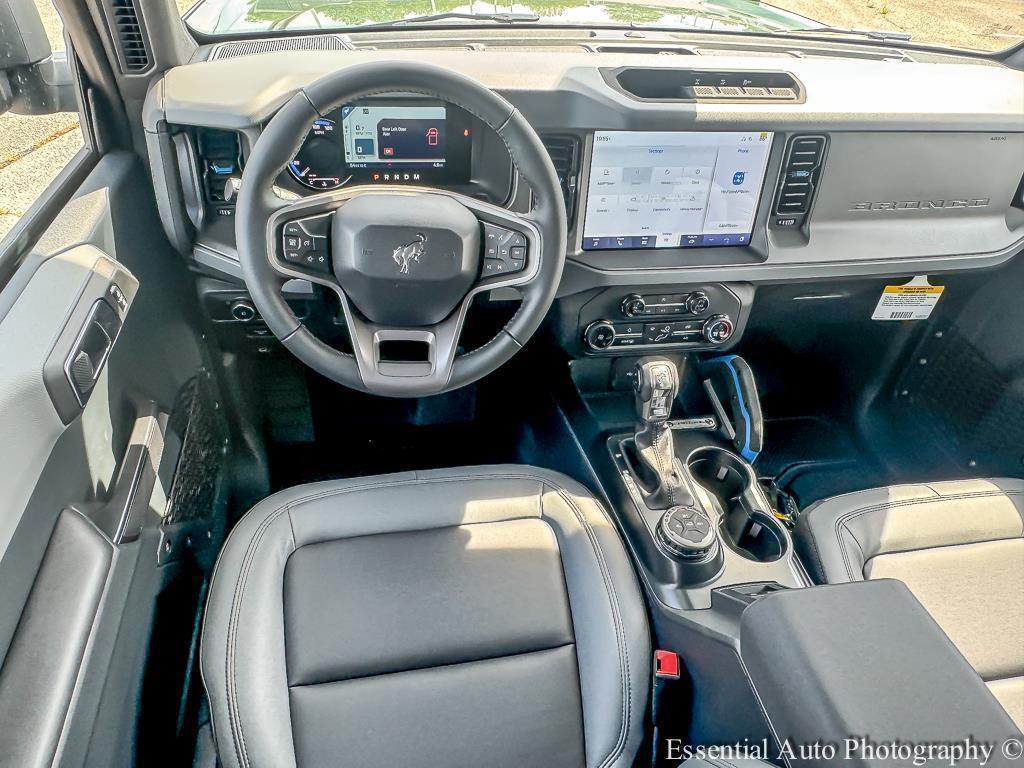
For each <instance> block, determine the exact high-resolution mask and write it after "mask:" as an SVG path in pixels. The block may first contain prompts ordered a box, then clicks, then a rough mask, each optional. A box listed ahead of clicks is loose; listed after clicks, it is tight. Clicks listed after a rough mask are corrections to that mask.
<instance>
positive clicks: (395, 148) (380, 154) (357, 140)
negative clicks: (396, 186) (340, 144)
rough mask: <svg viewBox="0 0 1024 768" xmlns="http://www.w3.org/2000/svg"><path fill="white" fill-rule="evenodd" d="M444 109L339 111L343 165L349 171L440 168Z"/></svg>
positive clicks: (360, 108) (359, 108) (357, 108)
mask: <svg viewBox="0 0 1024 768" xmlns="http://www.w3.org/2000/svg"><path fill="white" fill-rule="evenodd" d="M446 114H447V108H446V107H444V106H429V107H428V106H412V107H403V106H388V105H382V106H371V105H367V106H348V107H342V108H341V130H342V135H343V137H344V145H345V162H346V163H348V165H349V167H350V168H393V167H398V166H401V167H403V168H443V167H444V165H445V161H446V157H445V149H446V147H447V138H446V133H447V117H446Z"/></svg>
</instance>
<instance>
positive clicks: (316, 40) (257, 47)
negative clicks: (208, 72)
mask: <svg viewBox="0 0 1024 768" xmlns="http://www.w3.org/2000/svg"><path fill="white" fill-rule="evenodd" d="M351 49H352V46H350V45H349V44H348V43H346V42H345V40H344V39H343V38H342V37H341V35H305V36H303V37H279V38H268V39H265V40H238V41H234V42H230V43H221V44H220V45H218V46H217V47H216V48H214V49H213V54H212V55H211V56H210V60H211V61H212V60H214V59H233V58H236V57H238V56H255V55H256V54H258V53H267V52H269V51H348V50H351Z"/></svg>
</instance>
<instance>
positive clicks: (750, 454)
mask: <svg viewBox="0 0 1024 768" xmlns="http://www.w3.org/2000/svg"><path fill="white" fill-rule="evenodd" d="M736 357H737V356H736V355H722V356H721V357H715V358H712V359H711V360H709V361H708V362H709V363H721V364H722V365H724V366H725V367H726V368H728V369H729V373H731V374H732V380H733V383H734V384H735V385H736V399H737V400H738V401H739V404H740V411H742V412H743V423H744V425H746V430H745V434H744V435H743V448H742V449H741V450H740V455H741V456H742V457H743V458H744V459H746V460H747V461H749V462H750V463H751V464H753V463H754V460H755V459H757V457H758V452H757V451H752V450H751V449H750V411H749V410H747V401H746V400H744V399H743V387H741V386H740V377H739V374H738V373H736V367H735V366H734V365H733V364H732V361H733V360H735V359H736Z"/></svg>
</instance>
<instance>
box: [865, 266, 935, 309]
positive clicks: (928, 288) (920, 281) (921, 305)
mask: <svg viewBox="0 0 1024 768" xmlns="http://www.w3.org/2000/svg"><path fill="white" fill-rule="evenodd" d="M943 290H945V289H944V287H943V286H941V285H929V284H928V276H927V275H919V276H917V277H915V278H914V279H913V280H911V281H910V282H909V283H907V284H906V285H887V286H885V288H883V289H882V295H881V297H879V299H878V305H877V306H876V307H875V311H874V313H873V314H872V315H871V319H872V320H926V319H928V317H929V316H930V315H931V313H932V310H933V309H935V305H936V304H938V303H939V298H940V297H941V296H942V292H943Z"/></svg>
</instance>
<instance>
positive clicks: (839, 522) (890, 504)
mask: <svg viewBox="0 0 1024 768" xmlns="http://www.w3.org/2000/svg"><path fill="white" fill-rule="evenodd" d="M999 496H1008V497H1013V496H1024V492H1021V491H1003V490H998V491H982V492H972V493H958V494H950V495H948V496H939V497H938V498H936V497H934V496H929V497H927V498H923V499H904V500H902V501H887V502H884V503H879V504H873V505H871V506H869V507H862V508H859V509H853V510H850V511H849V512H846V513H844V514H842V515H840V516H839V517H837V518H836V522H835V524H834V533H835V537H836V540H837V541H838V543H839V551H840V552H841V553H842V556H843V564H844V566H845V567H846V573H847V575H848V576H849V577H850V580H851V581H853V580H855V579H856V578H857V577H856V576H855V574H854V570H853V564H852V562H851V561H850V558H849V552H848V549H847V547H846V544H845V542H844V541H843V537H842V534H841V530H840V529H842V528H845V529H846V530H847V531H848V532H849V534H850V536H851V537H852V538H853V540H854V541H857V537H856V536H855V535H854V534H853V531H851V530H850V525H849V524H850V522H851V521H852V520H854V519H856V518H858V517H861V516H862V515H866V514H869V513H871V512H877V511H879V510H882V509H898V508H900V507H911V506H916V505H920V504H942V503H945V502H950V501H964V500H965V499H985V498H996V497H999ZM819 509H820V507H819ZM858 546H860V544H859V542H858ZM924 549H927V547H924ZM861 553H862V554H863V550H862V551H861ZM861 578H862V579H863V576H862V577H861Z"/></svg>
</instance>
